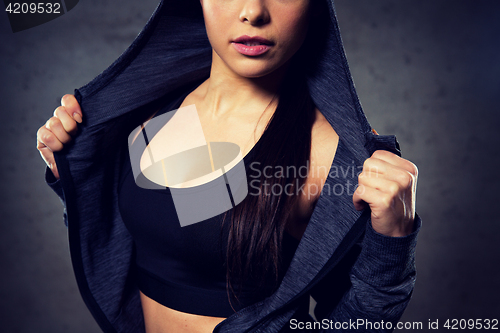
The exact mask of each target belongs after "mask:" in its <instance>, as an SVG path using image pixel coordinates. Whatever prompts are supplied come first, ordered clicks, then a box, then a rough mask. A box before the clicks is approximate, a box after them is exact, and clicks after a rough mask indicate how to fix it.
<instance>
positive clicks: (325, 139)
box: [141, 95, 338, 333]
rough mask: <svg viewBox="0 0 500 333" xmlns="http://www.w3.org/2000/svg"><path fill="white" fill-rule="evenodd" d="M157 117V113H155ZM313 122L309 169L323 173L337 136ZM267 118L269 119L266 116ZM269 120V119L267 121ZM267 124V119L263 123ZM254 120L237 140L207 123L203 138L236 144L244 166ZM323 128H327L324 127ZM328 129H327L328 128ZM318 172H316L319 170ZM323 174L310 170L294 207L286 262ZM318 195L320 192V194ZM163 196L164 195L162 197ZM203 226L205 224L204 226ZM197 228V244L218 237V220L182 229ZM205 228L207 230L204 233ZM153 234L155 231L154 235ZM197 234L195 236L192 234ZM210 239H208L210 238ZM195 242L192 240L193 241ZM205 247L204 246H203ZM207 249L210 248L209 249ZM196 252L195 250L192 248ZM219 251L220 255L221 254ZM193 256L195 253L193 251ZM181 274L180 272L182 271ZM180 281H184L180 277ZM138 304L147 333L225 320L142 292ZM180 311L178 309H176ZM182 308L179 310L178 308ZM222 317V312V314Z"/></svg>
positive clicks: (253, 139)
mask: <svg viewBox="0 0 500 333" xmlns="http://www.w3.org/2000/svg"><path fill="white" fill-rule="evenodd" d="M190 101H191V100H190V98H189V95H188V96H187V97H186V98H185V99H183V101H182V103H181V105H180V107H184V106H187V105H190V104H189V103H190ZM155 113H156V112H155ZM316 114H317V117H316V121H315V123H314V125H313V131H312V144H311V146H312V150H311V165H316V166H318V167H319V166H326V169H325V168H324V167H323V168H322V170H329V168H330V165H331V164H332V161H333V157H334V154H335V151H336V146H337V142H338V137H337V136H336V133H335V132H334V131H333V129H332V128H331V126H330V125H329V123H328V122H327V121H326V119H324V117H323V116H322V114H320V113H319V111H317V110H316ZM268 116H269V117H270V115H268ZM267 119H268V118H267ZM264 120H266V119H264ZM257 123H258V122H257V119H255V122H254V123H251V122H250V123H247V124H244V125H245V126H242V128H241V129H236V131H234V133H244V134H242V135H241V136H239V137H233V138H228V137H227V136H225V137H223V136H220V137H217V136H216V133H217V131H214V130H211V129H210V124H209V123H206V122H205V123H203V131H204V133H210V134H209V136H208V137H207V138H206V139H207V142H213V141H219V142H220V141H230V142H234V143H236V144H238V145H239V146H240V147H241V149H242V155H243V156H245V164H246V163H247V162H248V161H247V158H248V159H251V157H252V156H251V155H252V152H253V148H254V146H256V145H258V144H259V138H260V136H261V134H262V132H263V130H264V127H265V124H266V121H262V119H261V121H260V122H259V125H260V126H256V125H257ZM325 125H326V126H325ZM328 127H329V128H328ZM253 129H256V131H255V133H256V134H257V135H255V136H253V135H250V133H252V134H253V133H254V132H253ZM245 134H246V135H245ZM318 170H319V168H318ZM326 176H327V173H326V174H323V175H322V174H320V173H318V171H317V170H314V171H313V170H311V171H310V177H308V179H307V181H306V186H305V187H304V189H305V191H304V192H303V195H302V197H301V200H299V204H298V205H297V206H296V211H295V212H293V214H292V215H293V216H292V219H291V221H290V223H289V226H288V228H287V232H288V235H286V237H285V238H287V241H286V242H287V244H288V245H287V251H288V259H287V260H291V256H293V252H294V250H295V248H296V246H297V243H298V240H300V238H301V236H302V234H303V232H304V230H305V227H306V226H307V221H308V220H309V218H310V215H311V213H312V210H313V208H314V204H315V202H316V200H317V199H318V198H319V195H318V194H317V193H311V192H310V191H308V189H309V188H312V187H311V186H308V185H311V184H313V185H315V186H316V191H315V192H318V191H317V187H318V186H319V188H321V187H322V185H323V184H324V181H325V180H326ZM319 192H320V191H319ZM163 195H164V194H163ZM204 223H205V224H204ZM189 227H192V228H198V231H197V234H198V236H199V237H200V238H199V240H200V241H199V242H197V244H199V243H202V240H203V239H206V238H207V237H205V235H207V233H208V232H210V231H208V230H211V233H212V234H213V235H212V236H214V235H215V234H217V235H219V236H220V235H221V234H220V230H221V219H220V218H219V219H217V218H213V219H210V220H209V221H202V222H200V223H198V224H197V225H194V226H188V227H183V229H184V231H185V230H187V229H186V228H189ZM207 228H208V229H207ZM153 232H154V231H153ZM165 232H166V234H165V236H167V235H168V233H169V231H165ZM195 234H196V233H195ZM222 235H227V233H222ZM290 235H292V236H293V238H295V242H294V241H293V238H292V237H291V236H290ZM209 238H210V237H209ZM216 238H217V239H218V241H219V244H218V245H217V244H212V245H213V249H214V251H219V252H220V253H219V255H220V256H221V258H222V257H223V252H224V251H223V250H224V247H223V246H221V245H223V244H220V240H221V239H222V238H220V237H215V236H214V237H211V238H210V239H212V240H214V239H216ZM193 241H194V240H193ZM205 245H206V244H205ZM208 246H209V245H208ZM194 247H195V248H196V246H194ZM202 247H203V245H201V246H200V249H202ZM221 249H222V251H221ZM193 253H196V249H195V251H194V252H193ZM212 257H213V256H212ZM191 260H193V257H191ZM194 260H200V262H199V265H198V268H199V267H203V265H208V266H206V267H210V266H211V265H216V261H210V256H208V257H207V258H206V260H205V259H203V258H198V259H196V258H194ZM150 265H154V263H153V262H150ZM181 270H182V269H181ZM212 271H213V272H215V273H214V274H215V275H217V274H218V275H219V276H218V281H219V283H220V274H221V272H222V271H221V270H212ZM179 278H180V279H181V280H182V279H183V277H179ZM213 278H214V280H217V277H216V276H214V277H213ZM191 282H192V283H196V281H191ZM189 301H190V302H195V303H196V302H197V300H196V299H194V300H189ZM141 302H142V306H143V314H144V318H145V323H146V330H147V332H148V333H155V332H163V333H165V332H167V333H168V332H176V333H179V332H180V333H182V332H211V331H212V330H213V328H214V327H215V326H216V325H217V324H218V323H220V322H221V321H222V320H224V318H225V317H227V315H219V316H213V315H199V314H192V313H188V312H184V311H178V310H175V309H174V306H173V307H168V306H165V305H162V304H160V303H158V302H157V301H155V300H153V299H152V298H150V297H148V296H146V294H145V293H142V292H141ZM177 308H179V307H177ZM180 308H182V307H180ZM221 313H224V312H221Z"/></svg>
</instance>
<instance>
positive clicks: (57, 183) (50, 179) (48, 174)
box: [45, 166, 68, 226]
mask: <svg viewBox="0 0 500 333" xmlns="http://www.w3.org/2000/svg"><path fill="white" fill-rule="evenodd" d="M45 183H47V185H49V187H50V188H51V189H52V190H53V191H54V192H55V193H56V194H57V196H58V197H59V200H61V203H62V205H63V207H64V209H63V220H64V224H65V225H66V226H68V219H67V213H66V201H65V199H64V192H63V188H62V185H61V180H60V179H56V177H55V176H54V174H53V173H52V170H50V168H49V167H48V166H46V167H45Z"/></svg>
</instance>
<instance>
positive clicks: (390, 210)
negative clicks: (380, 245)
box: [353, 150, 418, 237]
mask: <svg viewBox="0 0 500 333" xmlns="http://www.w3.org/2000/svg"><path fill="white" fill-rule="evenodd" d="M417 177H418V169H417V166H416V165H415V164H413V163H412V162H410V161H408V160H405V159H404V158H401V157H399V156H397V155H395V154H393V153H391V152H388V151H385V150H377V151H375V152H374V153H373V155H372V156H371V157H370V158H368V159H366V161H365V162H364V164H363V171H362V172H361V173H360V174H359V177H358V184H359V186H358V188H357V189H356V191H355V192H354V195H353V202H354V206H355V208H356V209H357V210H362V209H363V208H365V207H366V206H367V205H368V206H369V207H370V209H371V221H372V227H373V229H374V230H375V231H376V232H378V233H380V234H383V235H386V236H393V237H401V236H406V235H409V234H410V233H411V232H412V230H413V222H414V219H415V199H416V191H417Z"/></svg>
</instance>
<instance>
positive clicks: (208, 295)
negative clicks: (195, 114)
mask: <svg viewBox="0 0 500 333" xmlns="http://www.w3.org/2000/svg"><path fill="white" fill-rule="evenodd" d="M187 94H188V93H186V94H183V95H182V96H181V97H179V99H177V100H176V101H174V102H172V103H169V104H168V105H165V106H164V107H163V108H162V109H161V110H160V111H159V113H158V114H157V115H160V114H163V113H165V112H167V111H170V110H175V109H177V108H179V106H180V105H181V103H182V101H183V100H184V98H185V97H186V96H187ZM155 116H156V115H155ZM149 124H150V123H148V124H146V128H148V125H149ZM148 130H149V129H148ZM158 130H159V129H158ZM149 133H151V131H149V132H148V134H149ZM149 136H151V135H150V134H149ZM134 143H135V142H134ZM259 143H260V140H259V141H258V142H257V144H256V145H255V146H254V147H253V148H252V149H251V150H250V152H249V153H248V154H247V155H245V156H244V162H245V165H246V166H248V165H249V163H250V161H251V159H252V158H253V155H254V152H255V147H256V146H257V145H258V144H259ZM131 149H134V145H132V147H131ZM123 151H124V156H123V164H122V170H121V174H120V186H119V187H118V200H119V208H120V213H121V215H122V219H123V221H124V223H125V225H126V227H127V229H128V230H129V232H130V234H131V235H132V238H133V240H134V244H135V250H136V251H135V253H136V268H137V272H136V273H137V274H136V276H137V282H138V287H139V289H140V290H141V291H142V292H143V293H144V294H145V295H146V296H148V297H149V298H151V299H153V300H155V301H156V302H158V303H160V304H163V305H164V306H167V307H169V308H172V309H175V310H178V311H182V312H186V313H192V314H199V315H205V316H213V317H229V316H230V315H232V314H233V313H234V312H235V311H238V310H239V309H241V308H243V307H245V306H248V305H250V304H252V303H255V302H257V301H260V300H262V297H263V296H262V295H263V294H262V295H261V296H257V294H256V293H254V292H252V290H254V289H253V288H254V287H255V286H250V285H247V286H243V291H242V292H241V295H240V296H239V299H240V302H235V301H234V299H233V298H232V299H231V303H230V302H229V299H228V292H227V290H226V247H227V239H228V234H229V230H228V221H229V220H228V219H230V213H231V210H230V211H228V212H227V213H228V216H226V223H222V222H223V221H222V217H223V215H224V214H220V215H217V216H214V217H212V218H210V219H207V220H204V221H201V222H198V223H194V224H191V225H187V226H184V227H181V225H180V223H179V219H178V216H177V213H176V210H175V206H174V203H173V199H172V194H171V191H170V189H169V188H168V187H167V188H163V189H145V188H142V187H139V186H137V185H136V183H135V181H134V177H133V172H132V169H131V162H130V157H129V151H128V147H127V148H126V149H124V150H123ZM135 156H137V155H135ZM177 190H178V189H176V191H177ZM181 190H182V189H181ZM186 190H189V188H187V189H186ZM297 246H298V240H296V239H295V238H293V237H292V236H290V235H288V234H287V233H285V236H284V238H283V244H282V255H283V266H282V267H283V268H282V270H283V271H282V272H280V275H281V277H282V276H283V275H284V274H283V273H284V272H285V271H286V269H288V266H289V263H290V261H291V259H292V257H293V254H294V253H295V250H296V248H297ZM233 308H234V309H233Z"/></svg>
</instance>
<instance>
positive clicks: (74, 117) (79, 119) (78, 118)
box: [73, 112, 82, 123]
mask: <svg viewBox="0 0 500 333" xmlns="http://www.w3.org/2000/svg"><path fill="white" fill-rule="evenodd" d="M73 119H75V120H76V121H77V122H78V123H81V122H82V117H81V116H80V115H79V114H78V113H76V112H75V113H73Z"/></svg>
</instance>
